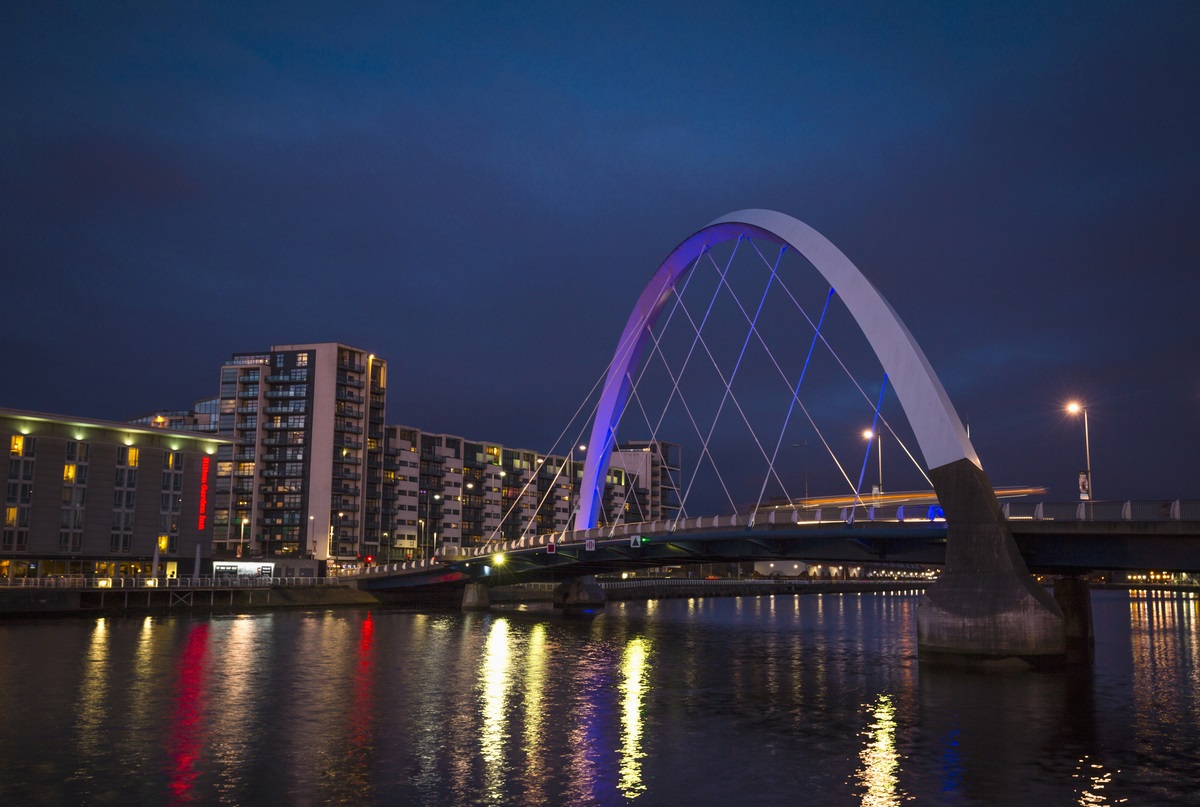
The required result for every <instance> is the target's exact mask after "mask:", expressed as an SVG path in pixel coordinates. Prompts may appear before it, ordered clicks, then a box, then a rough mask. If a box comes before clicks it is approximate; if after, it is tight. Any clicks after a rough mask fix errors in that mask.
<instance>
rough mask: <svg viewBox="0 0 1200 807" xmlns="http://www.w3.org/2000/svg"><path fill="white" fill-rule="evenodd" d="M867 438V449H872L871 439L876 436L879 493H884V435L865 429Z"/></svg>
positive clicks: (864, 432)
mask: <svg viewBox="0 0 1200 807" xmlns="http://www.w3.org/2000/svg"><path fill="white" fill-rule="evenodd" d="M863 437H864V438H866V440H867V443H868V444H867V451H870V450H871V446H870V441H871V439H872V438H875V453H876V454H878V455H879V495H881V496H882V495H883V435H879V434H875V432H873V431H872V430H871V429H865V430H863Z"/></svg>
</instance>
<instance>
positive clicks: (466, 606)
mask: <svg viewBox="0 0 1200 807" xmlns="http://www.w3.org/2000/svg"><path fill="white" fill-rule="evenodd" d="M491 606H492V603H491V600H490V598H489V597H488V587H487V584H486V583H467V587H466V589H465V590H464V591H463V600H462V609H463V610H464V611H486V610H488V609H489V608H491Z"/></svg>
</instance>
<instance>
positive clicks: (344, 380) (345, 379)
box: [337, 373, 366, 389]
mask: <svg viewBox="0 0 1200 807" xmlns="http://www.w3.org/2000/svg"><path fill="white" fill-rule="evenodd" d="M337 382H338V383H339V384H345V385H346V386H347V387H354V388H355V389H362V388H363V387H365V386H366V384H364V383H363V382H362V381H361V380H359V379H357V378H351V377H350V376H348V375H346V374H344V373H338V377H337Z"/></svg>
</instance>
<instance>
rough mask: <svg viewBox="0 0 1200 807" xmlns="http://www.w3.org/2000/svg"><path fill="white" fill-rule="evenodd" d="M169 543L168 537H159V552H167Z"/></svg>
mask: <svg viewBox="0 0 1200 807" xmlns="http://www.w3.org/2000/svg"><path fill="white" fill-rule="evenodd" d="M167 541H168V537H167V536H166V535H160V536H158V551H159V552H166V551H167Z"/></svg>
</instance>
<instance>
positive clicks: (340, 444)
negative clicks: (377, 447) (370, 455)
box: [333, 437, 363, 450]
mask: <svg viewBox="0 0 1200 807" xmlns="http://www.w3.org/2000/svg"><path fill="white" fill-rule="evenodd" d="M333 447H334V448H353V449H355V450H359V449H361V448H362V447H363V444H362V443H360V442H358V441H357V440H350V439H347V438H344V437H343V438H338V437H335V438H333Z"/></svg>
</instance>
